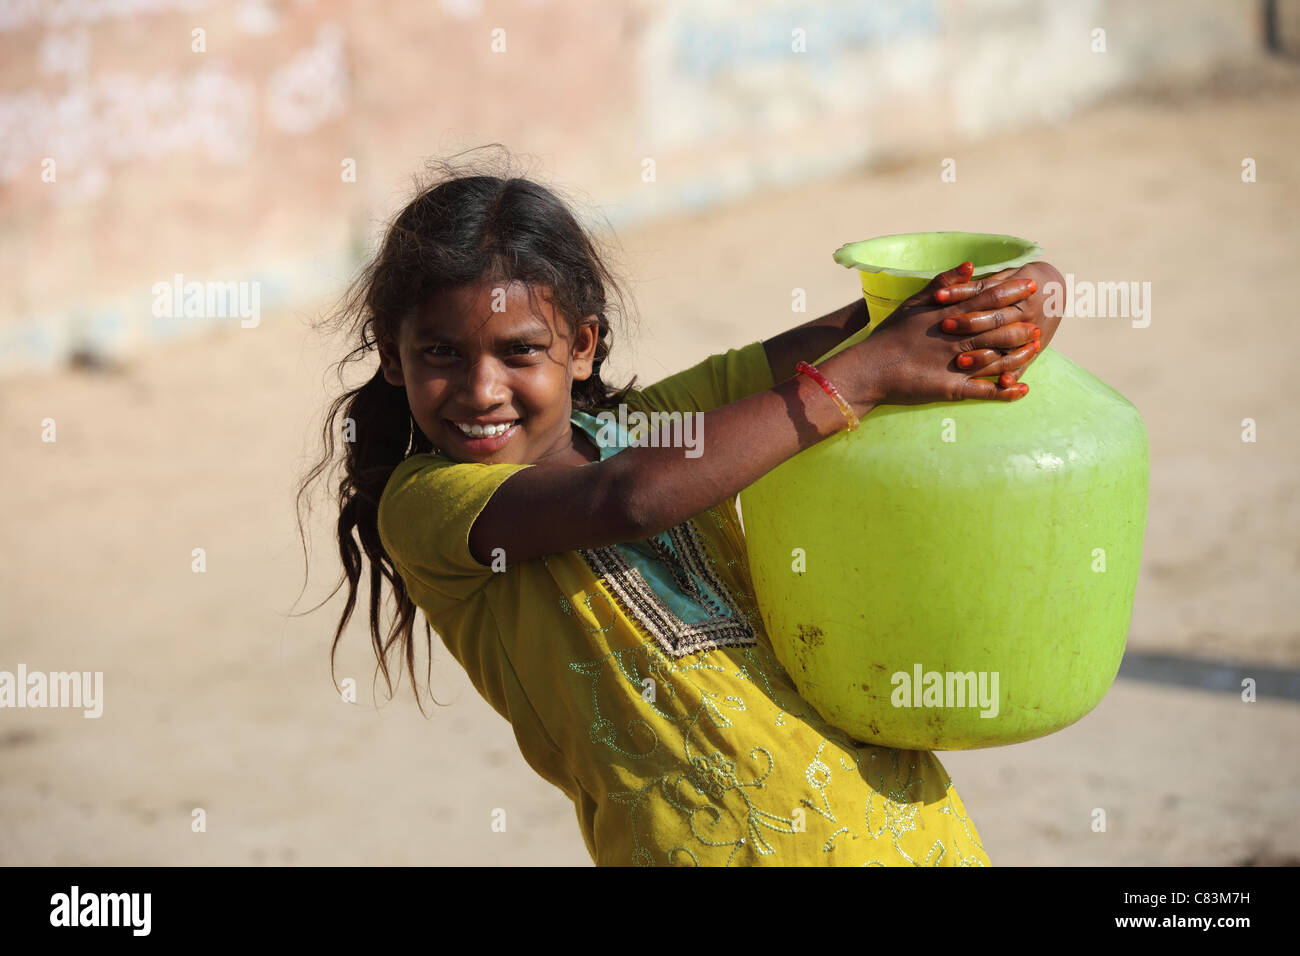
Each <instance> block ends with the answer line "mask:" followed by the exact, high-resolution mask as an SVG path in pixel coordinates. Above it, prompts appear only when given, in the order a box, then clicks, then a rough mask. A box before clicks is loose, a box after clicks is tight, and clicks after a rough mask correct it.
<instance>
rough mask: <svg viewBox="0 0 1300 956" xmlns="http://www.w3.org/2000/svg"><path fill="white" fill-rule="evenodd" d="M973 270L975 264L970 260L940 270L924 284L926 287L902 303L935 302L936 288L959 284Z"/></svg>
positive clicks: (964, 280)
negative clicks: (943, 270)
mask: <svg viewBox="0 0 1300 956" xmlns="http://www.w3.org/2000/svg"><path fill="white" fill-rule="evenodd" d="M974 271H975V265H974V263H971V262H963V263H961V264H960V265H957V266H954V267H953V268H951V269H948V270H947V271H945V272H940V273H939V274H938V275H937V276H935V277H934V278H933V279H931V280H930V281H929V283H927V284H926V287H925V288H924V289H922V290H921V291H920V292H918V293H917V294H916V295H914V296H912V297H911V298H910V299H908V300H907V302H905V303H904V305H919V304H921V303H925V304H930V303H933V302H935V301H936V300H935V298H934V294H935V292H936V290H938V289H942V288H945V287H947V286H953V285H960V284H962V283H964V282H966V281H967V280H969V279H970V277H971V273H972V272H974Z"/></svg>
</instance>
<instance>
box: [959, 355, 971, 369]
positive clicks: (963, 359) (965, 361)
mask: <svg viewBox="0 0 1300 956" xmlns="http://www.w3.org/2000/svg"><path fill="white" fill-rule="evenodd" d="M957 364H958V365H960V366H961V367H962V368H967V367H969V366H971V365H974V364H975V360H974V359H973V358H971V357H970V356H969V355H959V356H957Z"/></svg>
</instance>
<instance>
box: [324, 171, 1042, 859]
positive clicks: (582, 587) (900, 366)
mask: <svg viewBox="0 0 1300 956" xmlns="http://www.w3.org/2000/svg"><path fill="white" fill-rule="evenodd" d="M968 266H969V264H964V266H963V267H959V268H957V269H954V270H952V271H950V272H948V273H945V274H944V275H942V276H940V277H939V278H938V279H936V280H935V281H934V282H933V283H931V285H930V286H929V287H927V289H926V290H925V291H924V292H922V293H921V294H920V295H918V296H917V297H916V298H914V299H912V300H910V301H909V302H908V303H906V304H905V305H904V306H903V307H902V308H900V309H899V310H898V311H897V312H895V313H894V314H893V315H891V316H890V317H889V318H888V319H887V320H886V321H885V322H884V323H882V325H881V326H880V328H879V329H877V330H876V331H875V332H873V333H872V335H871V336H870V337H868V338H867V339H866V340H864V341H863V342H861V343H860V344H857V345H855V346H852V347H850V348H848V349H845V350H844V351H842V352H840V353H839V354H837V355H835V356H834V357H832V358H830V359H828V360H827V361H826V362H824V363H823V364H822V365H821V366H820V368H819V369H811V368H808V369H806V370H807V371H808V374H800V371H799V370H800V363H801V362H807V361H811V360H812V359H814V358H815V357H816V356H818V355H820V354H822V353H823V352H825V351H826V350H827V349H829V348H831V347H832V346H834V345H835V344H837V343H838V342H840V341H842V340H843V339H844V338H846V337H848V336H849V335H851V334H853V333H854V332H855V331H857V330H859V329H860V328H862V326H863V324H864V323H865V322H866V321H867V315H866V309H865V306H864V304H863V302H862V300H861V299H857V300H855V301H854V302H853V303H852V304H850V305H847V306H845V307H844V308H842V309H839V310H837V311H835V312H832V313H831V314H829V315H827V316H823V317H822V318H819V319H815V320H813V321H811V322H808V323H805V324H804V325H801V326H798V327H796V328H794V329H790V330H788V331H786V332H783V333H781V334H779V335H776V336H775V337H773V338H770V339H767V340H765V341H761V342H760V341H755V342H751V343H749V344H746V345H743V346H742V347H740V348H737V349H730V350H728V351H726V352H725V353H722V354H718V355H713V356H709V357H708V358H705V359H704V360H703V361H700V362H699V363H698V364H696V365H693V366H692V367H690V368H688V369H686V370H685V371H683V372H680V373H678V374H676V375H672V376H669V377H668V378H665V379H663V380H662V381H660V382H658V383H656V384H653V385H650V386H648V387H646V388H633V387H632V385H631V384H629V385H628V386H626V387H624V388H622V389H620V390H617V391H615V390H614V389H611V388H610V386H608V385H607V384H606V383H605V382H604V381H603V380H602V378H601V366H602V364H603V363H604V362H605V360H606V359H607V357H608V355H609V348H610V334H611V324H610V315H611V314H612V313H613V312H614V309H613V306H612V303H611V296H616V295H617V294H618V290H617V285H616V283H615V282H614V280H613V278H612V276H611V275H610V274H609V272H608V270H607V269H606V267H605V265H604V263H603V262H602V260H601V257H600V256H599V255H598V253H597V251H596V247H595V245H594V244H593V242H592V241H591V239H590V238H589V237H588V235H587V234H586V233H585V232H584V230H583V229H582V228H581V227H580V226H579V224H578V223H577V221H576V220H575V218H574V217H573V215H572V214H571V213H570V211H569V210H568V209H567V208H566V207H565V205H564V203H563V202H561V201H560V200H559V199H558V198H557V197H556V196H555V195H554V194H553V193H552V192H550V191H549V190H547V189H546V188H544V187H543V186H541V185H539V184H537V183H535V182H533V181H531V180H528V179H524V178H519V177H514V178H507V177H498V176H489V175H473V174H468V173H456V172H455V171H452V172H451V173H448V174H447V175H445V176H443V177H441V179H440V181H438V182H436V183H435V184H433V185H431V186H429V187H428V188H426V189H423V190H422V191H421V192H420V193H419V194H418V195H417V196H416V197H415V199H414V200H412V201H411V202H410V204H409V205H407V206H406V208H405V209H403V210H402V211H401V213H400V214H399V215H398V216H397V218H396V220H395V221H394V222H393V224H392V226H391V227H390V229H389V230H388V233H387V235H386V237H385V239H384V241H383V244H382V247H381V249H380V251H379V253H378V255H377V257H376V259H375V260H374V262H372V263H371V265H370V266H369V267H368V268H367V270H366V271H365V273H364V274H363V275H362V276H361V278H360V279H359V280H358V283H357V285H356V286H355V287H354V290H353V294H352V296H351V297H350V298H349V300H348V303H347V305H346V307H345V309H344V310H343V316H344V318H346V319H348V320H350V321H351V322H352V323H353V328H354V332H355V335H356V337H357V341H358V344H357V347H356V348H355V349H354V350H353V352H352V353H350V355H349V356H348V358H347V359H345V361H358V360H362V359H366V358H370V357H371V356H374V355H375V354H376V353H377V357H378V360H379V361H378V366H379V367H378V368H377V369H376V370H375V372H374V374H373V376H372V377H371V378H370V379H369V380H368V381H367V382H365V384H363V385H361V386H360V387H359V388H356V389H354V390H352V391H349V392H347V393H346V394H344V395H342V396H341V397H340V398H339V399H338V400H336V401H335V403H334V404H333V406H332V407H331V409H330V413H329V417H328V420H327V424H326V432H325V438H326V445H327V448H326V455H325V459H324V460H323V461H322V462H321V463H320V464H319V465H318V466H317V468H316V469H315V470H314V471H313V472H312V473H311V474H310V475H309V476H308V479H307V483H310V482H311V481H312V480H313V479H314V478H315V477H317V476H318V475H319V474H320V473H322V471H323V469H324V468H325V467H326V466H327V465H328V464H329V463H330V461H331V459H332V457H333V455H334V442H333V437H332V436H333V435H334V434H336V432H335V427H336V422H337V419H339V418H341V417H342V418H351V419H352V420H353V421H354V422H355V424H356V435H355V441H350V442H348V443H347V444H346V446H345V448H344V451H343V453H342V455H341V459H342V465H343V469H344V477H343V479H342V481H341V483H340V485H339V494H338V504H339V509H340V511H339V519H338V522H337V529H338V536H339V551H340V556H341V558H342V562H343V566H344V569H345V573H346V578H347V584H348V601H347V605H346V608H345V610H344V613H343V615H342V619H341V620H340V622H339V625H338V628H337V630H336V632H335V636H334V648H335V649H337V647H338V643H339V639H340V638H341V636H342V633H343V629H344V626H345V625H346V624H347V622H348V620H349V618H350V616H351V613H352V611H353V609H354V607H355V603H356V599H357V592H358V582H359V580H360V577H361V572H362V564H363V558H362V555H363V554H364V557H365V559H367V560H368V561H369V566H370V568H369V580H370V591H371V599H370V620H369V625H370V634H371V640H372V644H373V646H374V650H375V654H376V657H377V659H378V663H379V667H380V670H381V671H382V673H383V674H384V677H385V679H386V680H387V681H388V684H389V688H390V693H391V690H392V682H391V680H390V679H389V669H388V656H389V654H390V652H391V651H392V650H393V649H394V648H396V649H397V650H398V652H399V653H400V654H401V655H402V656H403V657H404V658H405V660H406V665H407V668H408V670H409V672H410V675H411V679H412V683H413V684H415V680H416V676H415V645H416V642H415V639H414V633H413V631H414V621H415V612H416V609H417V608H418V609H419V610H420V611H422V612H423V614H424V616H425V619H426V628H425V641H426V647H427V648H428V649H429V650H430V651H431V633H430V628H429V626H430V625H431V626H432V628H433V629H434V630H436V631H437V632H438V634H439V636H440V638H441V640H442V641H443V643H444V644H445V645H446V647H447V648H448V649H449V651H450V652H451V654H452V655H453V656H454V657H455V659H456V660H457V661H458V662H459V663H460V664H461V665H462V666H463V667H464V668H465V670H466V672H467V673H468V675H469V677H470V679H471V681H472V682H473V684H474V686H475V688H476V689H477V690H478V692H479V693H480V694H481V695H482V696H483V697H484V698H485V699H486V700H487V701H488V702H489V703H490V704H491V705H492V707H493V708H494V709H495V710H496V711H497V712H498V713H499V714H501V716H502V717H504V718H505V719H506V720H508V721H509V722H510V724H511V726H512V727H513V729H514V733H515V737H516V740H517V741H518V744H519V748H520V752H521V753H522V755H523V757H524V759H525V760H526V761H527V762H528V764H529V765H530V766H531V767H532V768H533V769H534V770H535V771H536V772H537V773H539V774H540V775H541V776H542V777H544V778H545V779H546V780H548V781H550V782H551V783H553V784H554V785H555V786H557V787H559V788H560V789H561V790H562V791H564V793H565V794H567V795H568V796H569V797H570V798H571V799H572V800H573V803H574V807H575V810H576V813H577V817H578V822H579V826H580V829H581V833H582V836H583V839H584V840H585V842H586V846H587V848H588V850H589V851H590V853H591V857H592V859H593V860H594V861H595V862H596V863H597V864H598V865H628V864H651V865H663V864H688V865H689V864H697V865H754V864H828V865H866V864H884V865H896V864H898V865H912V864H914V865H962V864H964V865H984V864H987V863H988V862H989V859H988V856H987V854H986V853H985V850H984V847H983V846H982V845H981V842H980V838H979V834H978V831H977V830H976V827H975V824H974V823H973V822H972V821H971V819H970V818H969V816H968V815H967V813H966V810H965V808H964V807H963V805H962V802H961V799H960V798H959V797H958V795H957V792H956V791H955V790H954V789H953V787H952V784H951V781H950V780H949V778H948V775H947V774H946V773H945V771H944V769H943V767H942V765H941V764H940V763H939V761H938V760H937V759H936V758H935V757H934V755H933V754H930V753H922V752H910V751H899V750H894V749H889V748H885V747H878V746H873V745H870V744H865V743H862V742H860V741H856V740H854V739H852V738H851V737H849V736H848V735H847V734H845V733H844V732H842V731H840V730H838V729H836V728H835V727H832V726H831V725H829V724H827V723H826V722H825V721H824V720H822V719H821V717H820V716H819V715H818V714H817V713H816V711H814V710H813V709H812V708H811V707H810V706H809V705H808V704H807V703H806V702H805V701H803V700H802V699H801V698H800V697H799V695H798V694H797V693H796V691H795V688H794V685H793V683H792V681H791V679H790V677H789V675H788V674H787V673H786V672H785V671H784V670H783V669H782V667H781V665H780V664H779V663H778V662H777V660H776V658H775V656H774V655H773V652H772V645H771V642H770V640H769V638H768V635H767V634H766V633H765V632H764V629H763V622H762V619H761V617H760V615H759V614H758V612H757V609H756V606H755V600H754V594H753V584H752V581H751V579H750V574H749V570H748V567H747V563H746V557H745V545H744V539H743V531H742V528H741V526H740V523H739V520H738V515H737V512H736V508H735V497H736V495H737V493H738V492H739V491H740V490H741V489H743V488H744V487H745V486H747V485H748V484H750V483H752V482H754V481H755V480H756V479H758V478H759V477H760V476H761V475H763V474H764V473H766V472H767V471H769V470H770V469H772V468H774V467H775V466H777V465H779V464H780V463H781V462H783V461H786V460H787V459H789V458H790V457H791V456H793V455H795V454H797V453H798V452H800V451H801V450H804V449H806V448H810V447H812V446H813V445H815V444H816V443H817V442H819V441H821V440H822V439H824V438H826V437H828V436H830V435H832V434H834V433H835V432H837V431H839V430H841V429H843V428H847V427H854V423H855V420H856V419H859V418H861V417H862V416H865V415H867V414H868V413H870V411H871V410H872V409H873V408H874V407H875V406H877V405H880V404H886V403H892V404H916V403H923V402H932V401H957V400H961V399H970V398H974V399H992V400H1000V401H1014V400H1016V399H1018V398H1019V397H1021V396H1022V395H1024V394H1025V392H1026V391H1027V390H1028V389H1027V386H1024V385H1021V384H1016V383H1015V378H1016V377H1017V376H1018V375H1019V373H1020V372H1021V371H1022V370H1023V369H1024V367H1025V366H1026V364H1027V363H1028V362H1029V361H1030V360H1031V359H1032V358H1033V356H1034V355H1036V354H1037V352H1038V350H1039V349H1040V347H1041V346H1040V345H1039V344H1038V343H1039V341H1040V338H1039V335H1040V331H1041V332H1043V333H1045V334H1043V336H1042V341H1043V342H1044V344H1045V342H1046V340H1050V338H1051V334H1052V332H1053V331H1054V330H1055V325H1056V321H1059V320H1050V319H1045V317H1044V316H1043V314H1042V308H1041V301H1042V297H1041V296H1039V295H1035V294H1034V293H1035V290H1036V284H1035V281H1034V280H1035V278H1036V279H1037V280H1039V281H1040V282H1041V281H1042V280H1044V279H1052V278H1054V277H1055V276H1056V273H1055V270H1053V269H1052V268H1051V267H1050V266H1047V265H1046V264H1041V263H1039V264H1034V265H1032V266H1030V267H1026V269H1024V270H1022V271H1021V273H1019V274H1018V276H1017V277H1015V278H1012V277H1010V276H1008V275H999V276H996V277H993V280H992V281H990V280H985V281H983V282H975V283H972V282H968V281H966V280H967V279H968V278H969V276H970V269H969V268H968ZM941 288H942V289H944V290H945V291H944V293H943V294H942V295H940V294H939V293H938V290H939V289H941ZM619 298H620V300H621V296H619ZM939 299H942V300H943V301H942V304H941V303H940V302H939V301H938V300H939ZM958 303H962V304H958ZM945 319H949V320H951V321H950V322H948V323H946V326H945V324H944V320H945ZM1040 325H1041V326H1042V328H1041V330H1040V328H1039V326H1040ZM683 348H684V349H689V342H683ZM960 356H966V357H968V358H969V363H967V361H966V360H965V359H963V361H962V362H960V363H959V362H958V358H959V357H960ZM999 375H1001V376H1002V377H1001V378H1000V379H999V381H998V382H996V383H995V382H990V381H981V380H980V379H981V378H985V377H996V376H999ZM823 383H825V387H824V386H823ZM620 404H623V405H625V406H626V407H627V408H628V409H632V410H636V411H641V412H646V413H650V412H655V411H661V412H681V413H683V414H685V413H697V412H698V413H702V422H703V431H702V433H701V438H702V446H701V447H702V450H703V454H700V455H698V456H696V457H689V456H687V455H685V454H683V451H682V449H680V448H672V447H655V446H654V445H653V444H649V445H647V444H646V443H644V442H637V441H634V440H632V438H631V436H629V435H627V434H626V433H623V432H622V431H621V430H616V431H617V434H616V435H615V436H614V437H613V438H612V439H611V433H610V430H609V429H608V428H607V427H605V426H604V425H603V423H602V422H599V421H597V419H596V418H595V415H596V413H597V412H599V411H602V410H612V409H615V408H617V407H618V406H619V405H620ZM307 483H305V484H304V491H305V489H306V484H307ZM796 506H797V503H792V507H796ZM384 582H387V585H388V586H389V587H390V588H391V589H392V592H393V595H394V597H395V600H396V605H397V613H396V617H395V619H394V620H393V621H392V622H391V624H390V626H389V627H388V629H387V631H386V633H385V632H384V629H383V627H382V621H381V615H380V607H381V600H380V598H381V596H382V590H383V587H384ZM340 586H341V583H340ZM417 686H418V685H417ZM486 819H487V814H486V811H485V820H486ZM485 825H486V824H485Z"/></svg>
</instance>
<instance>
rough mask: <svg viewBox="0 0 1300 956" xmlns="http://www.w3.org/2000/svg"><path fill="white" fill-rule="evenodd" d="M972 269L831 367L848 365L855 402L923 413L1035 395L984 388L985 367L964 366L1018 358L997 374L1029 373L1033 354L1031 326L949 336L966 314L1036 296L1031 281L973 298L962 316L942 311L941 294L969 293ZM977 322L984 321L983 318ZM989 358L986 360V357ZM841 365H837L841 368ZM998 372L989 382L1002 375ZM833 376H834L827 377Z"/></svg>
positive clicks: (961, 269) (949, 277)
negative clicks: (949, 327)
mask: <svg viewBox="0 0 1300 956" xmlns="http://www.w3.org/2000/svg"><path fill="white" fill-rule="evenodd" d="M971 271H972V267H971V266H970V263H963V264H962V265H961V266H958V267H957V268H956V269H950V270H948V271H947V272H944V273H941V274H939V275H938V276H936V277H935V278H934V279H933V280H932V281H931V282H930V284H929V285H927V286H926V287H925V288H924V289H922V290H921V291H920V292H919V293H917V294H916V295H915V296H913V297H912V298H910V299H908V300H907V301H906V302H904V303H903V304H902V305H901V306H899V307H898V309H896V310H895V311H894V312H893V313H892V314H891V315H890V316H889V317H888V318H886V319H885V320H884V321H883V322H881V323H880V325H879V327H877V328H876V329H875V330H874V331H873V332H872V333H871V334H870V335H869V336H867V338H866V339H864V340H863V341H861V342H859V343H857V344H856V345H853V346H851V347H850V348H847V349H845V350H844V351H843V352H841V353H840V354H839V355H836V356H833V357H832V358H831V359H830V360H828V362H827V363H825V364H827V365H829V363H830V362H837V360H838V359H840V358H841V356H843V357H844V361H843V365H842V368H843V371H836V373H835V374H837V375H840V376H843V378H844V380H845V383H846V385H848V386H849V389H850V396H851V397H850V401H852V400H853V397H860V398H861V399H862V400H863V401H864V402H865V404H866V405H868V406H874V405H881V404H887V405H918V404H925V403H928V402H945V401H950V402H951V401H960V400H962V399H965V398H982V399H997V400H999V401H1014V400H1015V399H1017V398H1020V397H1021V396H1022V395H1024V394H1025V393H1026V392H1028V391H1029V386H1027V385H1025V384H1023V383H1013V384H1010V385H1008V386H1004V385H1001V384H1000V383H994V382H986V381H980V380H979V377H978V376H979V375H980V374H981V373H980V371H979V367H978V366H979V363H978V362H977V363H974V364H972V366H971V367H970V368H965V367H963V366H961V365H959V364H958V363H957V358H958V357H959V356H961V355H963V354H965V353H968V352H978V351H979V350H981V349H991V348H1006V349H1012V350H1016V351H1014V352H1013V354H1011V355H1007V356H999V357H998V359H999V360H1000V361H1001V362H1002V363H1003V364H1002V365H1001V366H1000V367H999V369H998V371H1004V370H1007V371H1012V370H1017V369H1019V368H1022V367H1023V365H1024V363H1026V362H1027V361H1028V360H1029V355H1030V354H1031V353H1032V352H1034V351H1035V350H1034V347H1033V344H1032V343H1033V341H1034V330H1035V328H1036V326H1035V325H1034V324H1033V323H1032V322H1010V321H1008V324H1004V325H1001V326H999V327H996V328H993V327H991V326H990V331H980V332H978V334H974V335H970V334H967V335H966V336H961V337H959V336H956V335H945V334H944V333H943V331H942V329H941V327H940V323H941V322H942V320H943V319H945V318H948V317H950V316H952V315H957V314H961V309H970V308H971V307H972V306H975V307H981V308H982V307H990V306H991V307H992V308H993V309H994V310H1000V309H1004V308H1006V307H1009V306H1011V305H1014V304H1015V303H1016V302H1019V301H1021V300H1022V299H1025V298H1028V297H1029V296H1030V295H1032V294H1033V292H1034V291H1035V289H1036V286H1035V284H1034V282H1033V281H1031V280H1023V279H1017V280H1014V281H1009V282H1008V281H1003V282H1000V283H999V284H998V285H997V286H996V287H995V288H993V289H988V290H981V291H980V292H979V293H978V294H976V293H972V294H971V295H970V296H968V297H967V298H968V299H970V301H969V303H967V304H964V305H963V306H961V307H960V308H958V307H954V306H938V305H936V304H935V302H934V297H935V294H936V293H937V291H938V290H939V289H941V288H945V287H955V286H965V285H967V284H969V283H968V280H969V278H970V274H971ZM977 314H978V313H977ZM981 354H982V353H981ZM838 364H840V363H839V362H837V365H838ZM998 371H994V372H991V373H984V374H993V375H996V374H998ZM827 374H828V376H830V371H829V370H828V372H827Z"/></svg>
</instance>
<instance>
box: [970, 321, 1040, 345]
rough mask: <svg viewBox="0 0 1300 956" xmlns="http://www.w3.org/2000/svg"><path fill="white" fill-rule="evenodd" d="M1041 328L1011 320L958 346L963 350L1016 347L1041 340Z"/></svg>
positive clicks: (1029, 323)
mask: <svg viewBox="0 0 1300 956" xmlns="http://www.w3.org/2000/svg"><path fill="white" fill-rule="evenodd" d="M1042 333H1043V330H1042V329H1040V328H1039V327H1038V326H1036V325H1034V323H1032V322H1012V323H1011V324H1010V325H1003V326H1001V327H999V328H996V329H992V330H990V331H988V332H984V333H981V334H980V335H976V336H972V337H971V338H969V339H966V340H965V341H964V342H962V343H961V344H960V345H959V346H958V347H959V349H960V350H961V351H963V352H973V351H975V350H976V349H1018V348H1020V346H1022V345H1030V344H1032V343H1034V342H1038V341H1041V339H1042Z"/></svg>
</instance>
